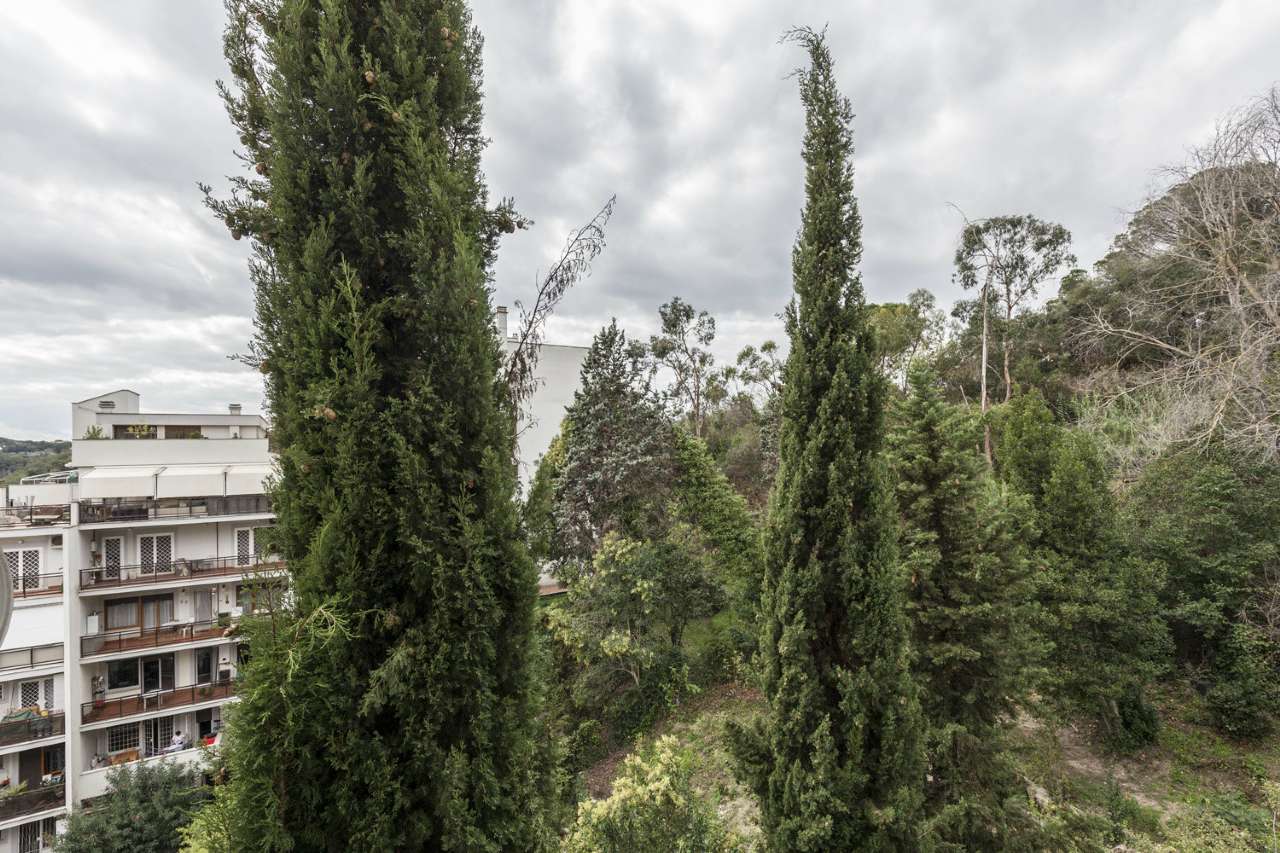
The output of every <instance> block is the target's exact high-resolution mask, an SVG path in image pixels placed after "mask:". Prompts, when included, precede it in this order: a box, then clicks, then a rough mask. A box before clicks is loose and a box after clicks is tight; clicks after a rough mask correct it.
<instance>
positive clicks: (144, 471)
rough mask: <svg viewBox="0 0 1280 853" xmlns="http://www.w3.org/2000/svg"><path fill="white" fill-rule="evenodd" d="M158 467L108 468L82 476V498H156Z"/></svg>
mask: <svg viewBox="0 0 1280 853" xmlns="http://www.w3.org/2000/svg"><path fill="white" fill-rule="evenodd" d="M162 470H163V469H162V468H161V467H160V466H157V465H148V466H145V467H130V466H124V465H120V466H115V465H112V466H108V467H105V468H94V469H92V470H90V471H89V472H87V473H82V474H81V475H80V497H81V498H154V497H155V496H156V474H158V473H159V472H160V471H162Z"/></svg>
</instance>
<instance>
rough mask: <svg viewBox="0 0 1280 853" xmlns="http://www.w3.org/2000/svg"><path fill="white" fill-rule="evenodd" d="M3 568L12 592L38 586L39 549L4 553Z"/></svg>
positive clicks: (24, 549)
mask: <svg viewBox="0 0 1280 853" xmlns="http://www.w3.org/2000/svg"><path fill="white" fill-rule="evenodd" d="M4 562H5V567H6V568H8V570H9V580H10V581H11V582H12V583H13V590H14V592H18V591H20V590H24V589H36V588H37V587H39V586H40V549H39V548H23V549H21V550H15V551H5V552H4Z"/></svg>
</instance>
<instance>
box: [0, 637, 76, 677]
mask: <svg viewBox="0 0 1280 853" xmlns="http://www.w3.org/2000/svg"><path fill="white" fill-rule="evenodd" d="M61 662H62V643H49V644H48V645H44V646H27V647H26V648H24V649H8V650H6V651H3V652H0V672H8V671H10V670H15V669H35V668H36V667H38V666H48V665H49V664H52V663H61Z"/></svg>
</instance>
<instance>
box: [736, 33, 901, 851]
mask: <svg viewBox="0 0 1280 853" xmlns="http://www.w3.org/2000/svg"><path fill="white" fill-rule="evenodd" d="M789 37H790V38H791V39H792V40H794V41H797V42H799V43H800V44H802V45H803V46H804V47H805V48H806V49H807V51H808V54H809V59H810V62H811V65H810V67H809V68H808V69H807V70H805V71H802V72H801V73H800V91H801V99H802V101H803V103H804V107H805V110H806V123H805V141H804V161H805V167H806V183H805V188H806V202H805V208H804V213H803V218H802V224H801V229H800V235H799V238H798V240H797V243H796V246H795V250H794V252H793V262H792V263H793V277H794V285H795V294H796V297H795V300H794V301H793V302H792V304H791V305H790V307H789V308H788V310H787V315H786V323H787V332H788V335H789V336H790V339H791V352H790V355H789V356H788V360H787V366H786V372H785V392H784V393H785V396H784V398H783V402H782V436H781V460H780V468H779V472H778V479H777V482H776V484H775V487H774V493H773V496H772V498H771V505H770V516H769V529H768V544H767V555H766V567H765V580H764V592H763V602H762V615H761V621H762V626H761V637H760V663H761V670H762V672H761V678H762V683H763V688H764V692H765V696H766V699H767V702H768V709H767V713H766V714H765V715H764V720H763V721H762V722H761V723H760V724H758V725H756V726H755V727H753V728H750V729H744V728H741V727H735V728H734V729H732V734H733V742H734V748H735V753H736V754H737V756H738V760H739V763H740V765H741V770H742V775H743V777H744V781H746V782H747V783H748V784H749V785H750V786H751V787H752V788H753V789H754V790H755V792H756V794H757V796H758V797H759V800H760V806H761V814H762V819H763V825H764V830H765V833H766V835H767V838H768V841H769V845H770V848H771V849H774V850H781V851H792V850H813V851H829V850H846V851H848V850H877V851H883V850H911V851H915V850H919V849H921V844H922V839H921V838H920V832H919V819H918V818H919V810H920V805H921V800H922V786H923V783H924V764H923V752H922V746H921V725H922V721H921V716H920V705H919V700H918V698H917V696H916V690H915V687H914V684H913V681H912V676H911V672H910V647H909V639H908V629H907V619H906V613H905V601H904V599H905V588H904V587H905V584H904V581H903V576H902V573H901V571H900V569H899V567H898V564H897V559H896V548H895V544H896V536H897V531H896V525H895V523H894V506H893V495H892V492H891V491H890V489H889V487H888V480H887V476H886V470H885V465H884V455H883V449H882V444H883V433H884V405H885V397H886V394H887V386H886V383H885V381H884V379H883V377H881V376H880V375H879V374H878V372H877V369H876V358H877V350H876V345H875V340H874V336H873V334H872V331H871V328H870V324H869V322H868V309H867V306H866V304H865V300H864V297H863V292H862V283H861V279H860V277H859V275H858V273H857V264H858V261H859V258H860V255H861V241H860V230H861V223H860V220H859V217H858V210H857V203H856V201H855V199H854V195H853V166H852V160H851V157H852V131H851V122H852V117H853V114H852V109H851V108H850V105H849V102H848V100H846V99H845V98H843V97H841V96H840V94H839V92H838V91H837V89H836V84H835V76H834V73H833V70H832V63H831V55H830V53H829V52H828V50H827V47H826V44H825V43H824V40H823V37H822V35H821V34H819V33H815V32H813V31H812V30H798V31H794V32H792V33H790V34H789Z"/></svg>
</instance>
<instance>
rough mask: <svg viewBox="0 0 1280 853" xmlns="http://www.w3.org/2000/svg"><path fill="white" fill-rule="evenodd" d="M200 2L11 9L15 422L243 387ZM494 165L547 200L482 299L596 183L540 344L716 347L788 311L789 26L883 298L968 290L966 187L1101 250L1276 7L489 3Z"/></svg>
mask: <svg viewBox="0 0 1280 853" xmlns="http://www.w3.org/2000/svg"><path fill="white" fill-rule="evenodd" d="M222 14H223V12H222V7H221V4H220V3H218V2H213V0H190V2H182V3H174V2H168V1H167V0H150V2H141V0H136V1H134V0H114V2H111V3H97V2H83V3H62V2H52V0H47V2H42V3H39V4H4V5H0V56H4V57H5V60H6V62H5V64H6V72H7V73H6V78H7V79H6V85H5V86H3V87H0V116H3V118H2V119H0V318H3V323H2V324H0V436H10V437H21V438H37V437H59V436H61V437H67V433H68V429H69V412H68V408H67V403H68V402H69V401H71V400H75V399H81V398H84V397H88V396H91V395H93V394H97V393H101V392H103V391H107V390H111V389H115V388H118V387H122V386H123V387H129V388H133V389H135V390H137V391H139V392H140V393H141V394H142V395H143V405H144V407H145V408H148V409H151V410H153V411H175V410H178V411H181V410H199V409H206V408H209V409H221V408H222V407H223V406H224V405H225V404H226V403H228V402H233V401H237V402H242V403H244V404H245V405H246V408H247V409H255V410H256V409H257V408H258V407H259V405H260V404H261V400H262V391H261V388H260V386H259V383H258V382H257V380H256V377H255V375H254V374H252V373H250V372H248V371H247V370H245V369H244V368H241V367H239V366H238V365H237V364H235V363H233V362H231V361H229V360H228V359H227V358H226V356H227V355H228V354H229V353H234V352H238V351H241V350H242V349H243V348H244V345H245V341H246V340H247V339H248V336H249V333H250V328H251V325H250V320H249V312H250V307H251V292H250V289H249V284H248V282H247V278H246V275H245V257H246V256H245V251H246V247H245V246H244V245H243V244H240V243H236V242H234V241H232V240H231V239H230V237H229V236H228V235H227V234H226V232H225V231H224V230H223V229H222V228H221V226H220V225H219V224H218V223H216V222H215V221H214V220H213V219H212V217H211V216H210V215H209V214H208V213H207V212H206V211H205V210H204V209H203V207H202V206H201V199H200V194H199V192H198V191H197V189H196V182H197V181H207V182H210V183H214V184H215V185H219V184H220V183H221V179H222V176H224V175H226V174H228V173H230V172H232V171H234V169H235V168H236V161H235V159H234V157H233V149H234V145H235V138H234V136H233V134H232V132H231V129H230V126H229V125H228V123H227V121H226V118H225V116H224V114H223V112H222V109H221V104H220V103H219V101H218V99H217V97H216V93H215V90H214V86H213V82H214V80H215V79H217V78H219V77H225V76H226V72H225V68H224V63H223V59H222V56H221V52H220V51H221V45H220V34H221V30H222ZM475 18H476V22H477V24H478V25H479V26H480V27H481V29H482V30H483V31H484V33H485V37H486V45H485V62H486V92H487V102H486V112H487V127H488V132H489V134H490V136H491V137H492V139H493V143H492V145H491V147H490V149H489V152H488V158H487V162H486V171H487V174H488V178H489V185H490V189H491V192H492V193H493V194H494V195H495V196H503V195H510V196H514V197H515V198H516V200H517V203H518V205H519V206H520V208H521V209H522V210H523V212H524V213H526V214H527V215H529V216H531V217H532V218H533V219H535V220H536V223H537V224H536V227H535V228H534V229H533V230H532V231H530V232H525V233H522V234H518V235H515V236H513V237H511V238H508V241H507V242H506V244H504V247H503V252H502V255H501V259H500V261H499V265H498V268H497V289H498V293H497V297H498V301H499V302H500V303H504V304H510V303H511V302H513V301H514V300H516V299H519V298H522V297H524V298H527V297H528V296H529V294H530V292H531V290H532V287H533V284H534V281H535V279H536V276H537V273H538V271H539V269H543V268H545V267H546V265H547V264H548V263H549V262H550V261H551V260H552V259H553V258H554V256H555V255H556V253H557V250H558V248H559V247H560V245H561V244H562V242H563V240H564V237H565V235H566V233H567V232H568V231H569V230H570V228H571V227H572V226H574V225H576V224H578V223H580V222H582V221H585V220H586V219H587V218H589V217H590V216H591V214H592V213H594V211H595V210H596V209H597V208H599V206H600V205H601V204H602V203H603V202H604V201H605V199H607V198H608V197H609V196H610V195H611V194H615V193H616V194H617V196H618V207H617V213H616V215H615V217H614V219H613V221H612V223H611V224H610V227H609V247H608V249H607V251H606V254H605V256H604V257H602V258H601V260H600V261H599V262H598V263H597V265H596V268H595V272H594V274H593V275H592V277H591V278H590V279H589V280H587V281H586V282H585V283H584V284H582V285H581V286H580V287H578V288H577V289H576V290H574V291H572V292H571V293H570V295H569V296H568V297H567V298H566V299H565V301H564V303H563V305H562V308H561V311H560V315H559V316H558V318H557V319H556V320H555V322H554V324H553V326H552V330H551V334H550V338H551V339H552V340H555V341H559V342H564V343H587V342H588V341H589V340H590V336H591V333H592V331H593V330H594V329H595V328H597V327H598V326H599V325H600V324H601V323H602V322H604V321H606V320H607V319H608V317H610V316H617V317H618V318H619V319H620V320H621V321H622V322H623V323H624V324H625V326H626V327H627V328H628V329H630V330H633V331H635V332H637V333H640V334H645V333H647V332H649V331H651V330H652V328H653V326H654V324H655V320H656V308H657V306H658V305H659V304H660V303H661V302H663V301H665V300H667V299H669V298H670V297H671V296H672V295H675V294H680V295H682V296H684V297H685V298H686V299H688V300H689V301H691V302H692V303H693V304H694V305H696V306H697V307H699V308H705V309H708V310H710V311H711V312H712V313H713V314H715V316H716V317H717V319H718V320H719V325H720V339H719V340H718V342H717V350H718V352H719V353H720V354H721V355H722V356H723V357H731V355H732V353H733V352H735V351H736V349H737V348H738V347H739V346H741V345H742V344H744V343H748V342H752V341H759V340H762V339H764V338H767V337H776V336H778V335H779V334H780V324H779V323H778V321H777V319H776V315H777V313H778V311H779V310H780V309H781V307H782V305H783V304H784V303H785V302H786V300H787V297H788V292H789V286H790V284H789V250H790V244H791V242H792V239H793V237H794V234H795V230H796V227H797V224H798V221H799V209H800V203H801V183H800V179H801V172H800V160H799V144H800V127H801V116H800V110H799V104H798V98H797V95H796V85H795V81H794V80H793V79H789V78H788V73H789V71H790V70H791V69H792V68H793V67H794V66H795V65H797V64H798V63H799V62H800V61H801V59H802V57H801V56H800V54H799V51H798V49H797V48H795V47H794V46H785V45H779V44H777V39H778V35H779V34H780V33H781V32H782V31H783V30H784V29H786V28H787V27H788V26H791V25H794V24H812V25H815V26H821V25H823V24H824V23H825V24H826V25H827V26H828V34H829V39H830V43H831V46H832V49H833V53H834V55H835V58H836V63H837V71H838V74H839V78H840V81H841V84H842V86H843V88H844V90H845V91H846V92H847V93H848V95H849V97H850V98H851V99H852V100H853V104H854V108H855V111H856V112H857V120H856V133H857V144H858V152H857V161H856V162H857V176H856V180H857V188H858V194H859V197H860V201H861V205H862V214H863V220H864V223H865V231H864V242H865V244H866V251H865V258H864V264H863V272H864V281H865V283H866V286H867V289H868V291H869V295H870V298H872V299H873V300H877V301H881V300H892V299H898V298H901V297H903V296H904V295H905V294H906V293H907V292H909V291H910V290H912V289H914V288H917V287H927V288H930V289H932V290H934V291H935V292H936V293H938V294H939V296H940V298H941V299H942V300H943V301H944V302H949V301H950V300H951V299H953V298H954V296H955V292H954V289H953V287H952V285H951V283H950V257H951V252H952V249H953V244H954V240H955V236H956V234H957V232H958V230H959V226H960V219H959V215H958V214H957V213H956V212H955V210H954V209H952V208H951V207H950V206H949V204H955V205H958V206H959V207H960V208H962V209H963V210H964V211H965V212H966V213H967V214H968V215H969V216H971V217H980V216H987V215H992V214H998V213H1021V212H1029V213H1034V214H1036V215H1038V216H1041V217H1043V218H1047V219H1052V220H1056V221H1059V222H1062V223H1063V224H1065V225H1066V226H1067V227H1068V228H1070V229H1071V231H1072V232H1073V233H1074V235H1075V247H1076V251H1077V254H1078V255H1079V256H1080V259H1081V261H1082V263H1084V264H1092V263H1093V262H1094V261H1095V260H1097V258H1098V257H1099V256H1100V255H1101V253H1102V252H1103V251H1104V250H1105V249H1106V246H1107V244H1108V242H1109V241H1110V239H1111V237H1112V236H1113V235H1114V234H1115V233H1116V232H1117V231H1118V230H1119V229H1120V228H1121V227H1122V226H1123V224H1124V222H1125V220H1126V212H1127V211H1130V210H1132V209H1134V207H1135V206H1137V205H1138V204H1139V203H1140V202H1141V200H1142V199H1143V197H1144V196H1145V195H1146V194H1147V193H1148V192H1149V191H1151V189H1152V188H1153V186H1154V183H1153V182H1155V181H1156V180H1157V175H1156V171H1155V170H1156V168H1157V167H1158V166H1159V165H1160V164H1162V163H1168V162H1170V161H1175V160H1178V159H1179V158H1181V157H1182V156H1183V153H1184V151H1185V150H1186V148H1187V146H1189V145H1192V144H1195V143H1197V142H1199V141H1201V140H1203V139H1204V138H1205V137H1206V136H1207V134H1208V133H1209V131H1210V130H1211V128H1212V126H1213V122H1214V120H1215V119H1216V118H1217V117H1218V116H1219V115H1221V114H1222V112H1224V111H1225V110H1227V109H1229V108H1231V107H1233V106H1235V105H1238V104H1240V103H1241V102H1243V101H1245V100H1247V99H1248V98H1249V97H1251V96H1253V95H1255V94H1257V93H1259V92H1261V91H1262V90H1264V89H1265V88H1267V87H1268V86H1270V85H1271V84H1272V83H1274V82H1276V80H1277V79H1280V65H1277V63H1276V62H1275V56H1276V53H1275V51H1276V45H1277V44H1280V3H1276V2H1274V0H1220V2H1210V1H1209V0H1196V2H1190V1H1189V0H1150V2H1138V0H1099V2H1070V3H1068V2H1017V0H1009V2H991V3H953V2H947V0H937V2H932V3H926V2H912V0H899V2H895V3H892V4H889V3H883V2H874V0H865V2H839V3H835V2H827V3H820V2H805V0H792V2H788V3H778V2H771V0H751V2H747V0H741V2H731V0H721V2H710V0H706V2H689V0H635V2H614V1H613V0H565V1H564V2H553V0H476V3H475Z"/></svg>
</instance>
